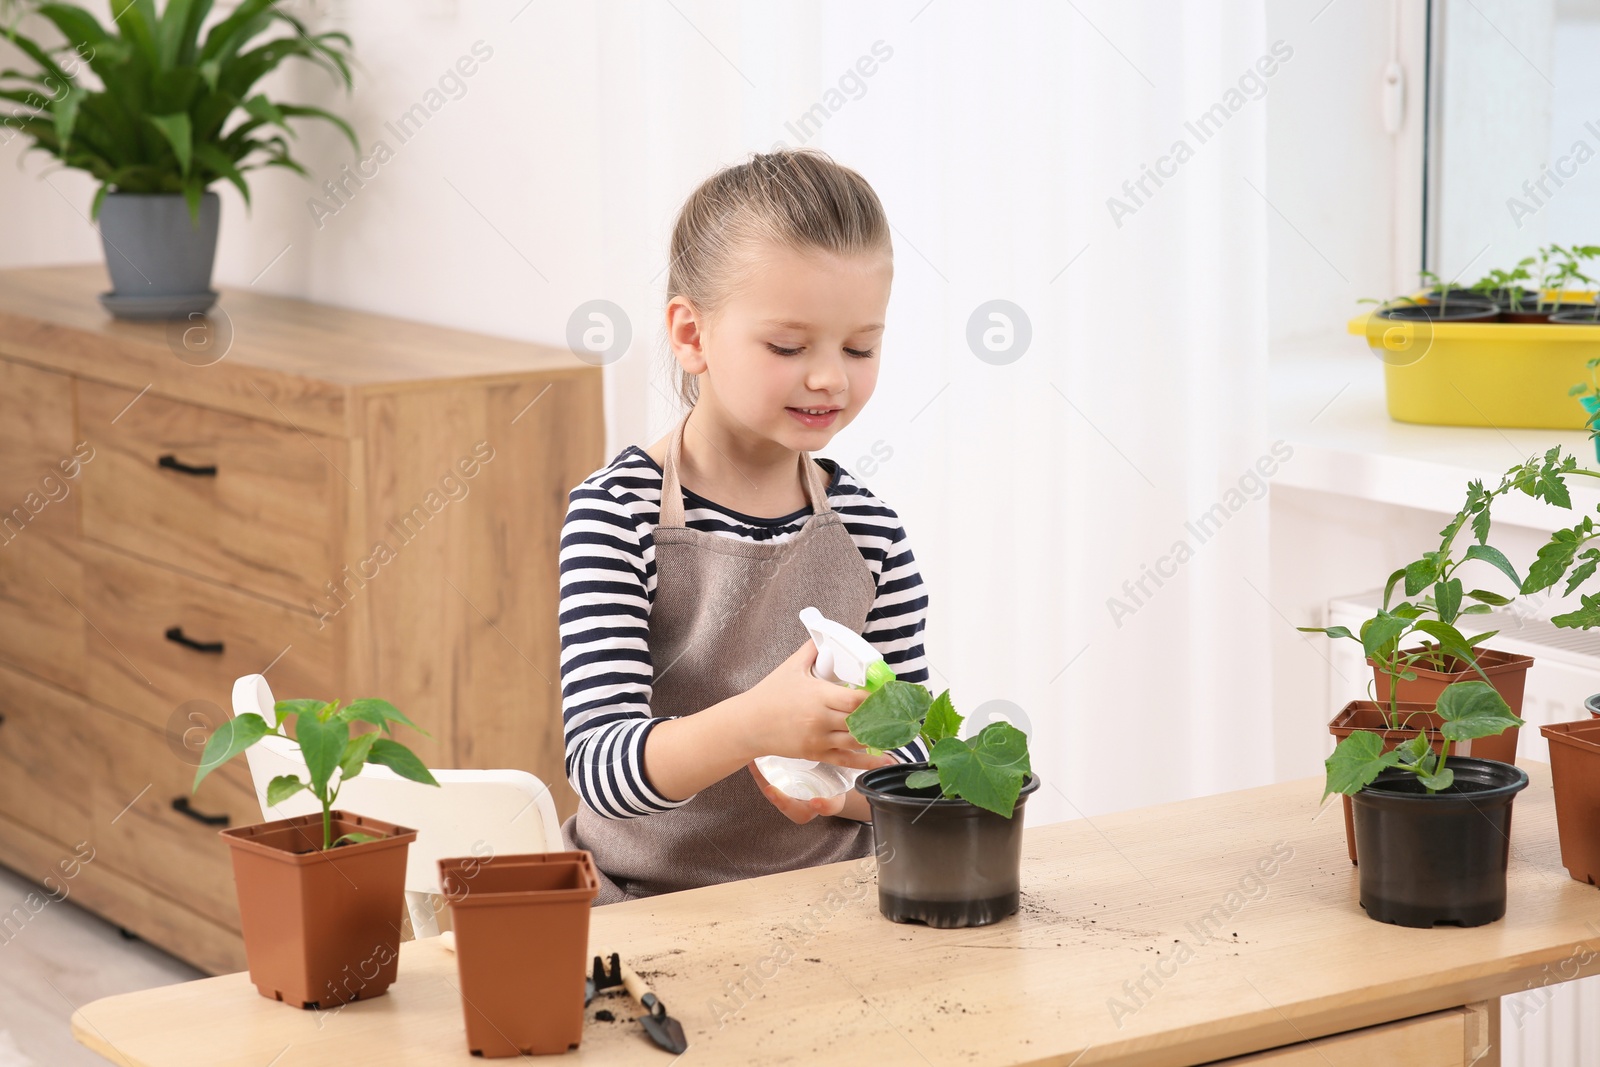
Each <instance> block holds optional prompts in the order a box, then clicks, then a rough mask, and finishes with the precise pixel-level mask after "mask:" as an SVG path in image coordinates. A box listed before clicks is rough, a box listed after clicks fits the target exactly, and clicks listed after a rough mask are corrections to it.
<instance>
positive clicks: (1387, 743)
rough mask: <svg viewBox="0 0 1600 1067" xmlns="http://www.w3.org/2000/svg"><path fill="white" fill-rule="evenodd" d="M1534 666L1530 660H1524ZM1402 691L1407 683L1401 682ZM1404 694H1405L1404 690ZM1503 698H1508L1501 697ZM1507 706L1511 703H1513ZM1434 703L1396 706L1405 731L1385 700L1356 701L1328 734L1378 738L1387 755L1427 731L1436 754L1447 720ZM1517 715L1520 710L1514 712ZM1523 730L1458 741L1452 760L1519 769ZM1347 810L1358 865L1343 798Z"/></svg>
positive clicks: (1348, 841)
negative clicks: (1392, 721) (1395, 724)
mask: <svg viewBox="0 0 1600 1067" xmlns="http://www.w3.org/2000/svg"><path fill="white" fill-rule="evenodd" d="M1523 658H1524V659H1528V660H1529V662H1532V660H1531V658H1530V657H1526V656H1524V657H1523ZM1400 684H1401V686H1402V687H1404V686H1405V685H1406V684H1407V683H1405V682H1401V683H1400ZM1440 688H1441V689H1443V686H1440ZM1401 692H1405V689H1404V688H1402V689H1401ZM1500 696H1501V697H1502V698H1504V697H1505V694H1504V693H1501V694H1500ZM1506 703H1508V704H1509V703H1511V702H1510V701H1509V700H1507V701H1506ZM1518 703H1519V704H1520V703H1521V684H1520V683H1518ZM1433 708H1434V701H1432V700H1429V701H1426V702H1424V701H1411V700H1401V701H1399V702H1397V703H1396V704H1395V714H1396V716H1397V717H1398V718H1399V719H1400V721H1402V722H1404V723H1406V724H1407V725H1406V728H1405V729H1403V730H1391V729H1389V728H1388V726H1387V723H1388V721H1389V717H1388V715H1389V703H1388V701H1387V700H1385V701H1384V702H1383V703H1381V704H1380V703H1378V702H1377V701H1375V700H1352V701H1351V702H1350V703H1348V704H1346V705H1345V706H1344V707H1343V708H1342V709H1341V710H1340V712H1339V714H1337V715H1335V716H1334V717H1333V721H1332V722H1330V723H1328V732H1329V733H1331V734H1332V735H1333V736H1334V738H1335V739H1336V740H1337V741H1343V740H1344V739H1345V738H1347V737H1349V736H1350V735H1351V734H1353V733H1356V732H1357V731H1366V732H1367V733H1374V734H1377V735H1378V736H1379V737H1381V738H1383V751H1385V752H1387V751H1389V750H1390V749H1391V748H1394V746H1396V745H1398V744H1399V743H1400V742H1402V741H1409V740H1410V739H1411V738H1413V737H1415V736H1417V730H1418V729H1419V728H1424V729H1426V730H1427V731H1428V743H1429V744H1430V745H1432V746H1433V750H1434V751H1435V752H1438V751H1439V746H1440V745H1441V744H1442V743H1443V741H1444V738H1443V737H1441V736H1440V734H1439V727H1440V726H1441V725H1443V722H1444V720H1442V719H1440V718H1439V715H1438V713H1437V712H1435V711H1434V710H1433ZM1511 710H1512V711H1516V710H1517V709H1516V708H1512V709H1511ZM1519 729H1520V727H1516V726H1513V727H1511V728H1510V729H1508V730H1505V731H1504V732H1502V733H1499V734H1496V735H1495V736H1493V737H1480V738H1477V739H1476V740H1473V741H1458V742H1456V743H1455V744H1453V745H1452V746H1451V747H1450V755H1452V756H1475V757H1477V758H1478V759H1486V760H1494V761H1495V762H1496V763H1509V764H1512V765H1513V766H1515V764H1516V762H1517V732H1518V730H1519ZM1341 799H1342V800H1343V802H1344V803H1343V807H1344V843H1345V848H1346V849H1347V850H1348V851H1349V853H1350V862H1351V863H1355V862H1356V831H1355V821H1354V816H1353V815H1352V813H1351V808H1350V798H1349V797H1342V798H1341Z"/></svg>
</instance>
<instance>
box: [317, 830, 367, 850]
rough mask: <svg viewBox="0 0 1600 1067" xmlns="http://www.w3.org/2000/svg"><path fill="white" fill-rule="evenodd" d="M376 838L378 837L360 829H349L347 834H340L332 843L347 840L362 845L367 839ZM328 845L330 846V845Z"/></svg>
mask: <svg viewBox="0 0 1600 1067" xmlns="http://www.w3.org/2000/svg"><path fill="white" fill-rule="evenodd" d="M376 840H378V839H377V838H376V837H373V836H372V835H371V834H364V833H362V832H361V831H360V830H351V831H350V832H349V833H347V834H340V835H339V836H338V837H336V838H334V840H333V843H334V844H335V845H337V844H338V843H339V842H340V841H348V842H350V843H351V844H352V845H364V844H366V843H367V842H368V841H376ZM329 847H330V848H331V847H332V846H329Z"/></svg>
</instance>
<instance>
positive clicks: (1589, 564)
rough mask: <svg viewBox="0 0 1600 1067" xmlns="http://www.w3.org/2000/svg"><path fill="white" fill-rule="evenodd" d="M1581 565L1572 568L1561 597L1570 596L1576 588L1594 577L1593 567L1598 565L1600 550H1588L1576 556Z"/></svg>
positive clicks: (1599, 562)
mask: <svg viewBox="0 0 1600 1067" xmlns="http://www.w3.org/2000/svg"><path fill="white" fill-rule="evenodd" d="M1578 558H1579V559H1581V560H1583V562H1582V563H1580V564H1578V565H1577V566H1576V567H1574V568H1572V573H1571V574H1569V575H1567V588H1566V591H1565V592H1564V593H1562V595H1563V596H1571V595H1572V594H1573V593H1575V592H1576V591H1577V589H1578V586H1580V585H1582V584H1583V583H1584V582H1587V581H1588V580H1589V579H1590V578H1591V577H1593V575H1594V571H1595V567H1596V566H1597V565H1600V549H1594V548H1589V549H1585V550H1584V551H1582V552H1580V553H1579V554H1578Z"/></svg>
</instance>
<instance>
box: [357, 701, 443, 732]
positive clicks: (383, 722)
mask: <svg viewBox="0 0 1600 1067" xmlns="http://www.w3.org/2000/svg"><path fill="white" fill-rule="evenodd" d="M339 717H340V718H341V719H344V720H345V721H346V722H354V721H360V722H370V723H372V725H374V726H380V727H382V728H383V731H384V733H387V734H392V733H394V730H393V728H392V726H391V724H392V723H399V724H400V725H401V726H409V727H411V728H412V729H413V730H415V731H417V732H418V733H419V734H422V735H423V736H427V734H428V731H426V730H424V729H422V727H420V726H418V725H417V724H416V723H414V722H412V721H411V720H410V719H408V718H406V717H405V716H404V715H402V714H400V709H399V708H397V707H395V706H394V705H393V704H391V703H389V702H388V701H387V700H379V699H377V698H376V697H363V698H362V699H360V700H352V701H351V702H350V703H349V704H347V705H345V707H344V710H343V711H341V712H339Z"/></svg>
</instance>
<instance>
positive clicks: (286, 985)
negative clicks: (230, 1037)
mask: <svg viewBox="0 0 1600 1067" xmlns="http://www.w3.org/2000/svg"><path fill="white" fill-rule="evenodd" d="M331 827H332V831H333V836H334V837H335V838H339V837H342V836H343V835H345V834H349V833H356V832H360V833H364V834H370V835H372V836H374V837H378V838H379V840H377V841H366V842H363V843H361V844H358V845H357V844H345V845H340V846H339V847H337V848H334V849H329V850H328V851H326V852H324V851H323V850H322V813H321V812H316V813H314V814H311V815H297V816H295V817H294V818H292V819H279V820H277V821H275V822H267V823H257V824H256V825H254V826H240V827H235V828H233V829H229V830H223V831H221V834H222V837H223V839H224V840H226V841H227V842H228V845H229V846H230V848H231V849H232V852H233V881H234V886H235V888H236V889H237V891H238V894H239V920H240V924H241V926H242V928H243V932H244V952H245V960H246V962H247V963H248V964H249V967H250V981H251V982H253V983H255V987H256V989H257V990H258V991H259V992H260V993H261V995H262V996H264V997H267V998H269V999H271V1000H281V1001H283V1002H284V1003H285V1004H293V1005H294V1006H296V1007H299V1008H326V1007H329V1006H330V1005H336V1004H346V1003H349V1002H350V1001H352V1000H370V999H372V998H373V997H376V996H379V995H380V994H382V993H383V992H384V991H385V990H387V989H388V988H389V986H390V985H392V984H393V983H394V979H395V974H396V972H397V971H398V970H399V966H400V923H401V918H402V917H403V916H404V915H405V889H406V853H407V852H408V850H409V848H410V845H411V842H412V841H414V840H416V837H417V831H415V830H412V829H410V828H409V827H405V826H397V825H395V824H394V823H391V822H384V821H382V820H381V819H372V818H368V817H367V816H365V815H354V814H351V813H349V812H344V811H335V812H333V813H332V815H331Z"/></svg>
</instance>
